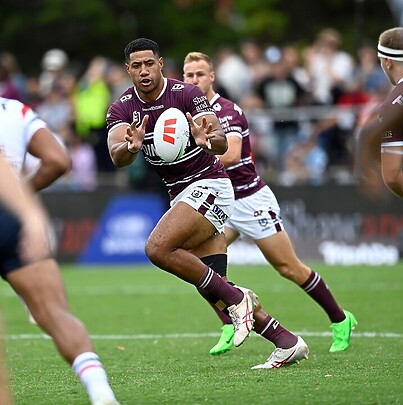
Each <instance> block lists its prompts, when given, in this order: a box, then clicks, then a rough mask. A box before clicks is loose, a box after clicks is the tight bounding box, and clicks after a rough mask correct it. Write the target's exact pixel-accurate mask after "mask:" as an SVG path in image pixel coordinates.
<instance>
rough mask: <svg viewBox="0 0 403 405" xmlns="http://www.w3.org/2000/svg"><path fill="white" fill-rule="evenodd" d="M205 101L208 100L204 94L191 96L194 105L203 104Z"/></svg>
mask: <svg viewBox="0 0 403 405" xmlns="http://www.w3.org/2000/svg"><path fill="white" fill-rule="evenodd" d="M207 101H208V100H207V97H206V96H200V97H193V102H194V104H195V105H199V104H204V103H206V102H207Z"/></svg>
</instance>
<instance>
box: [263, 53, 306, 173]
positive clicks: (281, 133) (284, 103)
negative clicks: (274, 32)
mask: <svg viewBox="0 0 403 405" xmlns="http://www.w3.org/2000/svg"><path fill="white" fill-rule="evenodd" d="M266 58H267V60H268V63H270V67H271V68H270V73H269V74H268V75H267V76H265V77H264V78H263V79H262V81H261V82H260V83H258V86H257V94H258V95H259V96H260V97H261V98H262V99H263V100H264V102H265V107H266V108H268V109H269V111H270V114H272V115H273V119H274V123H273V128H272V135H273V136H272V138H273V140H274V148H275V149H274V153H275V156H276V157H277V169H278V170H281V169H282V166H283V158H284V155H285V153H286V151H287V149H289V148H290V147H292V145H294V144H295V142H297V138H298V135H299V122H298V120H297V119H295V118H281V117H279V116H278V113H279V112H281V110H283V109H289V108H293V107H298V106H302V105H304V104H305V103H306V100H307V97H308V96H309V94H308V93H307V92H306V91H305V90H304V89H303V88H302V87H301V86H300V84H299V83H298V82H297V81H296V80H295V79H294V78H293V77H292V74H291V72H290V70H289V69H288V66H287V65H286V64H285V62H284V59H283V55H282V52H281V50H280V49H279V48H277V47H273V46H271V47H269V48H268V49H267V50H266Z"/></svg>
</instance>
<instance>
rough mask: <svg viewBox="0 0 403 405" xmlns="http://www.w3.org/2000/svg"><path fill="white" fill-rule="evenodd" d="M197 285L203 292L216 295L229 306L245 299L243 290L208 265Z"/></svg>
mask: <svg viewBox="0 0 403 405" xmlns="http://www.w3.org/2000/svg"><path fill="white" fill-rule="evenodd" d="M196 287H197V289H199V290H201V292H205V293H208V294H211V295H215V296H216V297H218V298H219V299H220V301H222V302H223V303H224V304H225V306H227V307H229V306H231V305H233V304H239V303H240V302H241V301H242V299H243V292H242V291H241V290H239V289H238V288H236V287H233V286H232V285H231V284H228V283H227V282H226V281H225V280H223V279H222V278H221V277H220V276H219V275H218V274H217V273H216V272H215V271H213V270H211V269H210V267H208V266H206V268H205V270H204V273H203V275H202V277H201V278H200V280H199V282H198V283H197V284H196ZM219 307H220V305H219Z"/></svg>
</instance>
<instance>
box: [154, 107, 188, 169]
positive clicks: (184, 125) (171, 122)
mask: <svg viewBox="0 0 403 405" xmlns="http://www.w3.org/2000/svg"><path fill="white" fill-rule="evenodd" d="M188 140H189V123H188V120H187V118H186V116H185V114H184V113H183V112H182V111H181V110H179V109H178V108H174V107H171V108H168V109H167V110H165V111H164V112H163V113H162V114H161V115H160V116H159V117H158V119H157V122H156V123H155V127H154V146H155V150H156V152H157V154H158V156H159V157H160V158H161V159H162V160H165V162H169V163H171V162H175V161H176V160H178V159H180V158H181V157H182V156H183V154H184V152H185V148H186V145H187V143H188Z"/></svg>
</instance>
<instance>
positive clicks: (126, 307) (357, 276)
mask: <svg viewBox="0 0 403 405" xmlns="http://www.w3.org/2000/svg"><path fill="white" fill-rule="evenodd" d="M314 268H315V270H317V271H318V272H319V273H320V274H321V275H322V276H323V278H324V279H325V281H326V282H327V283H328V285H329V286H330V287H331V289H332V291H333V294H334V295H335V296H336V298H337V300H338V301H339V303H340V304H341V305H342V306H343V307H344V308H346V309H349V310H351V311H352V312H353V313H354V314H355V315H356V317H357V320H358V327H357V329H356V331H355V336H354V335H353V338H352V346H351V347H350V348H349V349H348V350H347V351H346V352H343V353H338V354H330V353H328V349H329V347H330V344H331V337H330V335H329V333H330V329H329V320H328V319H327V317H326V314H325V313H324V312H323V311H322V310H321V308H320V307H319V306H318V305H316V304H315V303H314V302H313V301H312V300H311V299H310V298H309V297H307V296H306V295H305V293H304V292H303V291H301V290H300V289H299V288H298V287H296V286H295V285H294V284H292V283H291V282H289V281H286V280H284V279H282V278H281V277H280V276H279V275H278V274H277V273H275V271H273V270H272V269H270V268H268V267H267V266H266V267H264V266H250V267H246V266H245V267H233V268H231V269H230V275H231V278H232V280H233V281H235V282H236V283H238V284H240V285H245V286H248V287H250V288H252V289H254V290H255V291H256V293H258V295H259V298H260V300H261V302H262V303H263V305H264V307H265V309H266V310H267V311H268V312H269V313H271V314H272V315H273V316H275V317H276V318H277V319H278V320H279V321H280V322H281V323H282V324H283V325H284V326H285V327H287V328H288V329H290V330H292V331H295V332H298V333H300V334H301V335H302V337H304V339H305V340H306V342H307V343H308V345H309V347H310V351H311V353H310V356H309V360H308V361H303V362H301V364H300V365H294V366H292V367H288V368H283V369H279V370H256V371H255V370H253V371H252V370H250V367H251V366H253V365H255V364H257V363H259V362H262V361H264V360H265V359H266V358H267V357H268V355H269V354H270V353H271V351H272V350H273V345H272V344H271V343H270V342H267V341H265V340H264V339H262V338H261V337H257V336H252V337H251V338H250V339H248V340H247V341H246V343H245V344H244V345H243V346H242V347H240V348H238V349H234V350H232V351H231V352H229V353H227V354H225V355H223V356H220V357H212V356H210V355H209V353H208V352H209V349H210V348H211V347H212V346H213V345H214V344H215V342H216V340H217V338H218V332H219V328H220V324H219V321H218V319H217V318H216V317H215V315H214V314H213V311H212V310H211V309H210V308H209V307H208V306H207V305H206V304H205V303H204V301H203V300H202V299H201V298H200V297H199V296H198V295H197V294H196V292H195V289H194V287H192V286H190V285H188V284H185V283H184V282H182V281H180V280H178V279H177V278H175V277H173V276H171V275H169V274H166V273H164V272H162V271H160V270H157V269H155V268H151V267H148V268H147V267H142V268H136V269H127V268H126V269H124V268H109V269H106V268H100V267H98V268H90V269H88V268H87V269H83V268H78V267H75V266H64V267H63V275H64V279H65V282H66V286H67V289H68V293H69V299H70V304H71V307H72V310H73V312H74V313H75V314H76V315H78V316H79V317H80V318H81V319H82V320H83V321H84V322H85V323H86V325H87V328H88V330H89V332H90V334H91V335H92V336H93V338H94V340H93V341H94V345H95V348H96V351H97V352H98V353H99V354H100V356H101V358H102V360H103V363H104V365H105V367H106V369H107V371H108V374H109V378H110V381H111V385H112V387H113V388H114V390H115V392H116V395H117V397H118V399H119V401H120V402H121V404H122V405H132V404H184V405H185V404H186V405H189V404H204V403H209V404H218V405H221V404H223V405H226V404H231V405H237V404H270V403H272V404H352V403H355V404H400V403H402V402H403V383H402V378H403V309H402V306H403V264H402V263H400V264H399V265H397V266H393V267H344V268H343V267H329V266H324V265H315V266H314ZM0 305H1V309H2V311H3V314H4V318H5V322H6V330H7V341H6V344H7V360H8V364H9V369H10V374H11V380H12V386H13V391H14V395H15V400H16V404H17V405H37V404H38V405H39V404H40V405H85V404H88V400H87V396H86V393H85V391H84V389H83V387H82V386H81V385H80V384H79V382H78V381H77V380H76V378H75V376H74V375H73V373H72V372H71V370H70V369H69V367H68V366H67V364H66V363H64V362H63V361H62V359H61V358H60V357H59V355H58V354H57V352H56V350H55V349H54V346H53V343H52V341H51V340H48V339H44V338H42V337H41V336H42V335H41V332H40V330H39V329H38V328H37V327H35V326H33V325H30V324H29V323H28V320H27V317H26V314H25V311H24V309H23V308H22V305H21V303H20V302H19V300H18V298H17V297H16V296H15V295H14V294H13V293H12V291H11V290H10V288H9V287H8V285H7V284H6V283H2V284H1V285H0ZM190 333H191V334H194V336H193V337H189V336H188V335H186V334H190Z"/></svg>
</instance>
